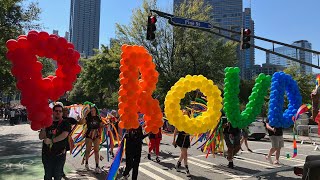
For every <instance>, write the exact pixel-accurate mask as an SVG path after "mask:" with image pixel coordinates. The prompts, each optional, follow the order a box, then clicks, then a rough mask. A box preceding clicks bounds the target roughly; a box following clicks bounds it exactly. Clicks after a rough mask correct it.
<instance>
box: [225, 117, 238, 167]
mask: <svg viewBox="0 0 320 180" xmlns="http://www.w3.org/2000/svg"><path fill="white" fill-rule="evenodd" d="M221 120H222V123H223V128H224V130H223V135H224V140H225V141H226V144H227V147H228V157H227V159H228V161H229V164H228V167H229V168H234V166H233V157H234V156H235V155H236V154H237V153H238V152H239V150H240V148H241V146H240V129H239V128H234V127H233V126H232V124H231V123H230V122H228V119H227V118H226V117H224V116H223V117H222V118H221Z"/></svg>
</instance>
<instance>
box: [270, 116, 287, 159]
mask: <svg viewBox="0 0 320 180" xmlns="http://www.w3.org/2000/svg"><path fill="white" fill-rule="evenodd" d="M266 128H267V130H268V133H269V138H270V140H271V144H272V147H271V148H270V150H269V154H268V155H267V156H266V160H267V161H269V162H270V163H271V164H279V157H280V150H281V148H282V147H284V141H283V131H282V128H281V127H279V128H276V127H272V126H270V125H269V120H268V119H267V120H266ZM274 152H276V160H275V161H274V162H272V159H271V156H272V154H273V153H274Z"/></svg>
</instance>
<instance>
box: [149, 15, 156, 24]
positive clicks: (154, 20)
mask: <svg viewBox="0 0 320 180" xmlns="http://www.w3.org/2000/svg"><path fill="white" fill-rule="evenodd" d="M156 22H157V18H156V17H155V16H151V17H150V23H151V24H155V23H156Z"/></svg>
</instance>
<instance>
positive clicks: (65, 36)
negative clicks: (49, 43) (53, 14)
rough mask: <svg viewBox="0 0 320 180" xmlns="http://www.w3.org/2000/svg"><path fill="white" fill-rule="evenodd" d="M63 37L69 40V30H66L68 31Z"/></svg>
mask: <svg viewBox="0 0 320 180" xmlns="http://www.w3.org/2000/svg"><path fill="white" fill-rule="evenodd" d="M64 38H65V39H66V40H67V41H70V40H69V32H68V31H66V32H65V34H64Z"/></svg>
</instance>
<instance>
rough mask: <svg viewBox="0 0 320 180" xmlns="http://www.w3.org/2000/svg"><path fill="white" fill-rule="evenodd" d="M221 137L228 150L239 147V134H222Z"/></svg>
mask: <svg viewBox="0 0 320 180" xmlns="http://www.w3.org/2000/svg"><path fill="white" fill-rule="evenodd" d="M223 135H224V140H225V141H226V144H227V147H228V148H234V147H235V146H240V134H237V135H231V134H223ZM232 136H233V138H232Z"/></svg>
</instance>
